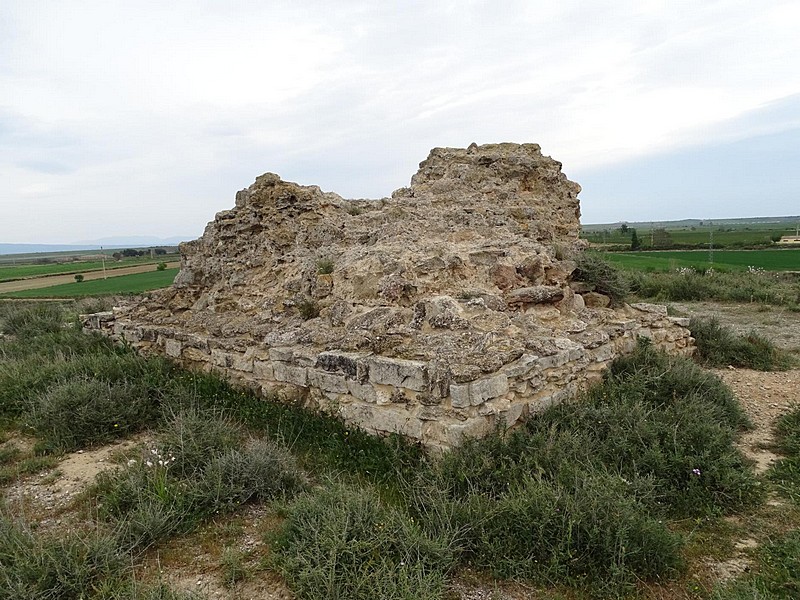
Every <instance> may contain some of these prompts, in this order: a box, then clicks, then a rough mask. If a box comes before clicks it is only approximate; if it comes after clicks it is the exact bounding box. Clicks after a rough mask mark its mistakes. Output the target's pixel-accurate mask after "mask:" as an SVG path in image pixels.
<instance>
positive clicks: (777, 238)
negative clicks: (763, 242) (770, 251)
mask: <svg viewBox="0 0 800 600" xmlns="http://www.w3.org/2000/svg"><path fill="white" fill-rule="evenodd" d="M782 237H783V236H782V235H781V234H780V233H773V234H772V235H771V236H769V239H771V240H772V241H773V242H780V241H781V238H782Z"/></svg>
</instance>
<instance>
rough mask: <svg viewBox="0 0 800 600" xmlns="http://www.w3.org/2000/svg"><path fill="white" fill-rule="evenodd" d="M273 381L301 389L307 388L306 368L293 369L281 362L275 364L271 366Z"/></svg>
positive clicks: (293, 367)
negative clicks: (300, 387) (297, 386)
mask: <svg viewBox="0 0 800 600" xmlns="http://www.w3.org/2000/svg"><path fill="white" fill-rule="evenodd" d="M272 369H273V373H274V375H275V381H283V382H284V383H291V384H293V385H299V386H302V387H307V386H308V369H307V368H306V367H295V366H293V365H287V364H286V363H283V362H276V363H273V365H272Z"/></svg>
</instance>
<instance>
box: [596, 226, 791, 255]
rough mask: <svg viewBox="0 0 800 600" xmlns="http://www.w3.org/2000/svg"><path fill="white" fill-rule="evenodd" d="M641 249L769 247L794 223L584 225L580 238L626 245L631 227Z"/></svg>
mask: <svg viewBox="0 0 800 600" xmlns="http://www.w3.org/2000/svg"><path fill="white" fill-rule="evenodd" d="M634 229H635V230H636V234H637V236H638V238H639V241H640V243H641V244H642V248H643V249H651V248H653V249H657V248H663V249H669V248H704V247H705V248H707V247H708V246H709V244H710V243H711V242H713V245H714V246H715V247H717V248H747V247H768V246H772V245H774V243H775V241H776V240H778V239H780V238H781V236H785V235H794V234H795V232H796V230H797V224H796V223H794V222H788V221H787V222H784V223H747V224H730V223H726V224H718V225H711V226H709V225H708V224H705V225H691V226H686V225H684V226H670V225H669V224H658V223H656V224H654V226H653V227H643V226H642V225H641V224H639V225H638V226H633V225H631V226H628V227H627V229H623V228H621V227H603V228H601V226H597V225H586V226H584V228H583V231H582V232H581V238H583V239H585V240H587V241H589V242H591V243H592V244H599V245H617V246H629V245H630V243H631V236H632V233H633V230H634Z"/></svg>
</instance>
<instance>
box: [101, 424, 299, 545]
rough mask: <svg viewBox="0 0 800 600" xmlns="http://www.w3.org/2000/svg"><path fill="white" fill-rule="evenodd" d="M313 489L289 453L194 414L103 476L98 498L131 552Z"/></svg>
mask: <svg viewBox="0 0 800 600" xmlns="http://www.w3.org/2000/svg"><path fill="white" fill-rule="evenodd" d="M307 485H308V479H307V477H306V475H305V473H304V472H303V471H302V470H301V469H300V468H299V466H298V465H297V462H296V459H295V457H294V456H293V455H292V454H291V453H290V452H289V451H288V450H287V449H286V448H285V447H284V446H282V445H279V444H276V443H275V442H272V441H269V440H266V439H262V438H249V439H248V437H246V436H245V435H244V432H243V431H242V430H241V429H240V428H239V427H238V426H237V425H236V424H235V423H233V422H232V421H231V420H229V419H227V418H225V417H222V416H220V415H214V414H205V413H204V412H201V411H196V410H194V409H189V410H188V411H186V412H181V413H178V414H176V415H174V416H173V418H172V419H171V420H170V421H168V422H167V423H166V424H165V425H164V426H163V428H162V430H161V431H160V432H159V433H157V434H156V436H155V438H154V440H153V442H152V443H151V444H148V446H147V447H146V448H144V449H142V451H141V454H140V456H139V457H138V458H132V459H129V460H128V463H127V465H126V466H125V467H123V468H121V469H118V470H116V471H114V472H112V473H103V474H101V475H100V477H99V478H98V481H97V484H96V486H95V488H94V491H93V494H94V496H95V497H96V498H97V501H98V502H99V513H100V517H101V518H103V519H105V520H106V521H108V522H109V524H110V525H111V526H112V529H113V530H115V531H117V532H118V535H119V536H120V538H121V539H122V540H123V541H124V542H125V543H126V548H129V549H136V550H142V549H145V548H148V547H149V546H151V545H153V544H155V543H158V542H159V541H161V540H163V539H164V538H166V537H168V536H170V535H174V534H175V533H178V532H184V531H188V530H190V529H192V528H193V527H194V526H195V525H197V524H198V523H199V522H200V521H202V520H204V519H208V518H210V517H211V516H213V515H216V514H220V513H226V512H231V511H234V510H236V509H237V508H238V507H240V506H242V505H244V504H247V503H251V502H267V501H272V500H277V499H280V500H282V501H285V500H287V499H288V498H291V497H292V496H294V495H295V494H297V493H299V492H300V491H302V490H303V489H304V488H306V487H307Z"/></svg>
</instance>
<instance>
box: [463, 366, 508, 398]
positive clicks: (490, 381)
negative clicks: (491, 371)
mask: <svg viewBox="0 0 800 600" xmlns="http://www.w3.org/2000/svg"><path fill="white" fill-rule="evenodd" d="M506 392H508V377H506V376H505V375H504V374H503V373H498V374H496V375H492V376H491V377H486V378H484V379H478V380H477V381H473V382H472V383H470V384H469V401H470V404H472V405H473V406H477V405H479V404H483V403H484V402H486V401H487V400H491V399H492V398H497V397H498V396H502V395H503V394H505V393H506Z"/></svg>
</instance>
